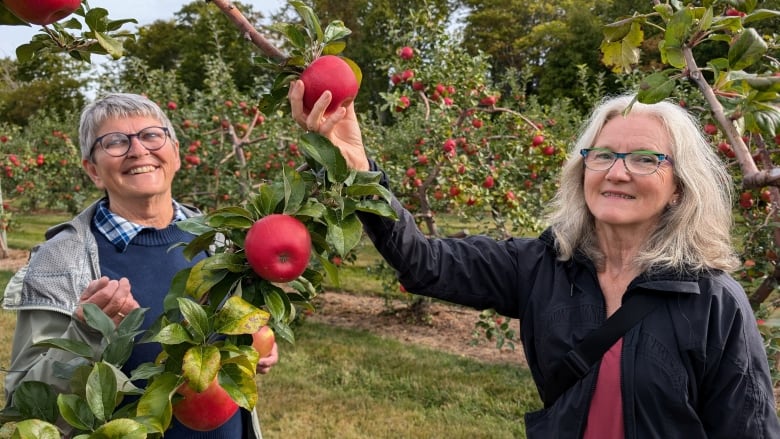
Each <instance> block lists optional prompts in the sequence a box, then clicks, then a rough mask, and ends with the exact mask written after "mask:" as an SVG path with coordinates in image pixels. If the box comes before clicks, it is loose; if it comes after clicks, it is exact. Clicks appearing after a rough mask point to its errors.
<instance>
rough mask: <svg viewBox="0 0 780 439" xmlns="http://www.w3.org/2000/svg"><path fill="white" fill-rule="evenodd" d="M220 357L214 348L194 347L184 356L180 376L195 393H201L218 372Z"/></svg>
mask: <svg viewBox="0 0 780 439" xmlns="http://www.w3.org/2000/svg"><path fill="white" fill-rule="evenodd" d="M221 358H222V357H221V355H220V353H219V349H218V348H217V347H216V346H211V345H207V346H204V345H196V346H193V347H191V348H189V349H187V352H186V353H185V354H184V363H183V365H182V376H183V377H184V379H186V380H187V384H188V385H189V386H190V388H192V390H194V391H195V392H198V393H200V392H203V391H204V390H206V388H207V387H208V386H209V384H211V382H212V381H214V378H216V376H217V372H219V368H220V363H221Z"/></svg>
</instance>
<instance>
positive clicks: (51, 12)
mask: <svg viewBox="0 0 780 439" xmlns="http://www.w3.org/2000/svg"><path fill="white" fill-rule="evenodd" d="M3 4H4V5H5V7H6V8H8V10H9V11H11V12H13V14H14V15H16V16H17V17H19V18H21V19H22V20H24V21H26V22H28V23H32V24H39V25H42V26H43V25H47V24H52V23H54V22H55V21H59V20H61V19H63V18H65V17H67V16H68V15H70V14H72V13H73V12H74V11H75V10H76V9H78V8H79V6H81V0H3Z"/></svg>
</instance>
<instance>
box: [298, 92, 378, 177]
mask: <svg viewBox="0 0 780 439" xmlns="http://www.w3.org/2000/svg"><path fill="white" fill-rule="evenodd" d="M303 89H304V85H303V81H300V80H297V81H293V82H292V83H291V84H290V91H289V93H288V94H287V98H288V99H289V100H290V109H291V110H292V116H293V119H294V120H295V121H296V122H297V123H298V125H300V126H301V128H303V129H305V130H307V131H312V132H316V133H319V134H321V135H323V136H325V137H327V138H328V139H329V140H330V141H331V142H332V143H333V144H334V145H335V146H336V147H338V148H339V150H341V155H343V156H344V159H345V160H346V161H347V165H348V166H349V167H350V168H352V169H356V170H358V171H368V157H367V156H366V150H365V149H364V147H363V137H362V136H361V133H360V124H359V123H358V120H357V115H356V114H355V104H354V102H351V103H350V104H349V105H348V106H346V107H339V108H338V109H337V110H336V111H334V112H332V113H331V114H329V115H327V116H325V109H326V108H328V104H330V101H331V99H332V97H333V96H332V95H331V93H330V92H329V91H326V92H325V93H323V94H322V96H320V98H319V99H318V100H317V102H316V103H315V104H314V107H312V109H311V112H309V113H307V112H306V110H305V109H304V108H303Z"/></svg>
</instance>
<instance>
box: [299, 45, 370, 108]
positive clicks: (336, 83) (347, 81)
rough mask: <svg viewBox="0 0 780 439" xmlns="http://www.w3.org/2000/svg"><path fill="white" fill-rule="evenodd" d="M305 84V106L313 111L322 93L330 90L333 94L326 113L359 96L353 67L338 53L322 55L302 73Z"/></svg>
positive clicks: (347, 103)
mask: <svg viewBox="0 0 780 439" xmlns="http://www.w3.org/2000/svg"><path fill="white" fill-rule="evenodd" d="M301 81H303V84H304V86H305V87H304V92H303V107H304V108H305V109H306V110H307V111H311V109H312V107H313V106H314V103H315V102H317V99H319V98H320V96H321V95H322V93H324V92H325V91H326V90H330V93H331V95H332V98H331V101H330V104H329V105H328V108H327V109H326V110H325V114H330V113H332V112H334V111H335V110H336V109H337V108H339V107H340V106H342V105H345V106H346V105H349V103H350V102H352V101H353V100H354V99H355V96H357V93H358V88H359V84H358V81H357V77H356V76H355V72H354V71H353V70H352V67H350V65H349V64H348V63H347V62H346V61H344V60H343V59H342V58H340V57H338V56H336V55H325V56H321V57H319V58H317V59H315V60H314V61H312V63H311V64H309V66H308V67H306V69H305V70H304V71H303V73H301Z"/></svg>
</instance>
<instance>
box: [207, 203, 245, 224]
mask: <svg viewBox="0 0 780 439" xmlns="http://www.w3.org/2000/svg"><path fill="white" fill-rule="evenodd" d="M206 223H207V224H208V225H209V226H211V227H214V228H220V227H228V228H232V229H236V228H238V229H242V228H243V229H248V228H249V227H251V226H252V224H253V223H254V218H253V217H252V213H251V212H249V211H248V210H246V209H244V208H242V207H238V206H232V207H226V208H222V209H219V210H215V211H214V212H212V213H210V214H209V215H207V216H206Z"/></svg>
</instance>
